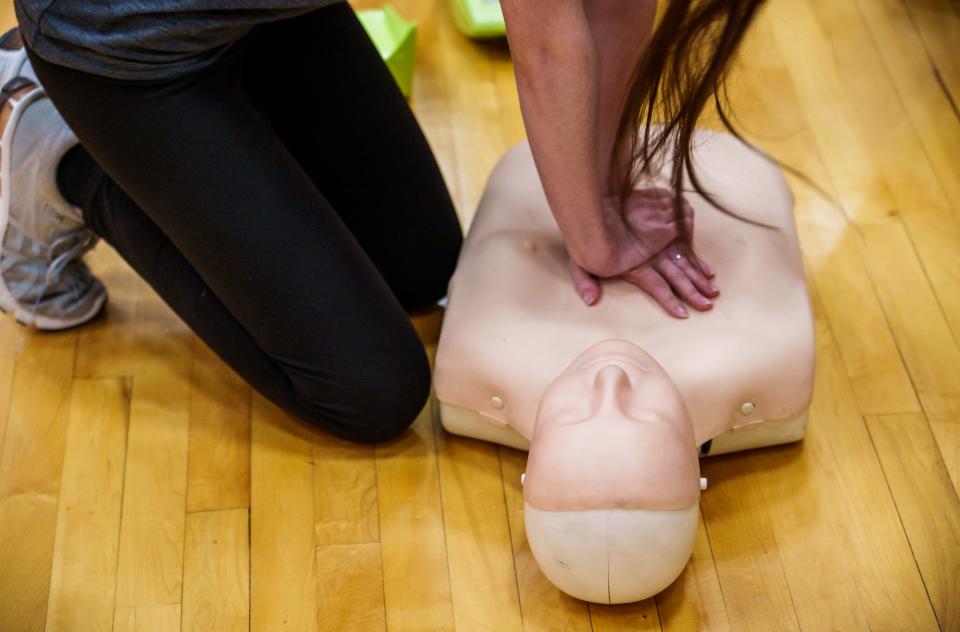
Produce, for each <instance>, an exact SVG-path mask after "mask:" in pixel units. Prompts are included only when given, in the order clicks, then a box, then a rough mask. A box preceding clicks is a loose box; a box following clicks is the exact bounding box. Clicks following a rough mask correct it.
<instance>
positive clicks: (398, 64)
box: [357, 4, 417, 97]
mask: <svg viewBox="0 0 960 632" xmlns="http://www.w3.org/2000/svg"><path fill="white" fill-rule="evenodd" d="M357 17H358V18H360V23H361V24H363V28H364V30H365V31H366V32H367V35H369V36H370V39H372V40H373V43H374V45H375V46H376V47H377V50H378V51H380V56H381V57H383V60H384V61H385V62H386V63H387V68H389V69H390V74H392V75H393V78H394V79H396V81H397V85H398V86H400V91H401V92H403V96H405V97H409V96H410V89H411V88H412V87H413V55H414V51H415V49H416V38H417V26H416V24H414V23H413V22H407V21H406V20H404V19H403V18H401V17H400V16H399V15H398V14H397V12H396V11H394V9H393V7H391V6H390V5H389V4H385V5H383V7H382V8H380V9H367V10H364V11H358V12H357Z"/></svg>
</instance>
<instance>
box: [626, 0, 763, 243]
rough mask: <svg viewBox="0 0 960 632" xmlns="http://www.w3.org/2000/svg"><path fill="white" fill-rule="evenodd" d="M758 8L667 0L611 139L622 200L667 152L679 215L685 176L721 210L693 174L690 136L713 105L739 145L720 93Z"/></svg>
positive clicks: (734, 1)
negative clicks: (710, 105) (707, 109)
mask: <svg viewBox="0 0 960 632" xmlns="http://www.w3.org/2000/svg"><path fill="white" fill-rule="evenodd" d="M763 4H764V0H666V6H665V8H664V10H663V14H662V16H661V17H660V19H659V21H658V23H657V26H656V27H655V28H654V31H653V34H652V35H651V38H650V42H649V45H648V47H647V50H646V51H645V53H644V54H643V56H642V57H641V58H640V60H639V62H638V63H637V66H636V68H635V69H634V72H633V77H632V80H631V83H630V87H629V89H628V91H627V95H626V98H625V101H624V106H623V111H622V114H621V117H620V122H619V124H618V127H617V134H616V138H615V140H614V145H613V153H612V155H611V164H612V165H613V168H612V169H611V170H610V174H611V176H610V177H611V178H613V179H614V181H613V182H611V183H610V185H611V188H612V190H614V191H619V193H620V196H621V199H622V200H626V199H627V195H628V194H629V193H630V191H631V190H632V189H633V188H634V186H636V184H637V182H638V181H639V180H640V178H642V177H643V176H650V175H654V174H656V173H658V172H659V170H660V167H661V164H662V163H661V161H662V159H663V157H664V156H665V155H667V154H668V153H669V154H670V155H671V156H672V162H673V164H672V169H671V174H670V184H671V188H672V189H673V192H674V197H675V205H676V212H677V215H678V217H680V213H681V209H682V207H681V202H680V199H681V194H682V187H683V174H684V172H685V171H686V173H687V174H688V176H689V178H690V183H691V184H692V185H693V187H694V189H695V190H696V191H697V193H699V194H701V195H702V196H703V197H704V198H705V199H706V200H707V201H709V202H710V203H711V204H713V205H714V206H716V207H717V208H719V209H720V210H723V211H725V212H726V209H724V208H723V207H722V206H721V205H720V204H719V203H718V202H717V201H716V200H715V199H714V197H713V196H712V195H711V194H710V193H709V192H708V191H706V190H705V189H704V187H703V186H702V185H701V183H700V179H699V178H698V177H697V174H696V173H695V172H694V169H693V160H692V154H693V148H692V142H693V136H694V132H695V129H696V123H697V120H698V119H699V118H700V115H701V113H702V112H703V109H704V107H705V106H706V105H707V103H708V102H709V101H710V100H711V99H712V100H713V101H714V102H715V103H716V109H717V113H718V115H719V118H720V120H721V122H722V123H723V125H724V126H725V127H726V128H727V129H728V130H730V132H731V133H732V134H733V135H734V136H736V137H737V138H739V139H740V140H741V141H743V140H744V139H743V138H742V136H741V135H740V134H738V133H737V132H736V130H734V129H733V126H732V125H731V123H730V119H729V117H728V115H727V114H726V113H725V111H724V108H723V102H722V101H723V100H722V99H721V95H723V94H724V90H723V86H724V80H725V78H726V75H727V72H728V69H729V65H730V61H731V60H732V58H733V57H734V55H735V54H736V51H737V48H738V47H739V45H740V42H741V41H742V40H743V36H744V34H745V33H746V31H747V29H748V28H749V26H750V24H751V23H752V22H753V19H754V18H755V17H756V15H757V12H758V10H759V9H760V7H761V6H762V5H763ZM655 124H656V125H655ZM744 142H746V141H744ZM747 144H748V145H749V143H747ZM625 159H626V160H629V162H628V163H627V164H623V160H625ZM748 221H749V220H748ZM751 223H752V222H751ZM678 225H679V226H681V227H682V226H684V223H683V222H678ZM681 230H682V229H681Z"/></svg>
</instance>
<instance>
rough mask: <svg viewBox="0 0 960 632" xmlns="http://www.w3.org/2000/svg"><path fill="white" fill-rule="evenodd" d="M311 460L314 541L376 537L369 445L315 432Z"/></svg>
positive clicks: (374, 474)
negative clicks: (312, 470)
mask: <svg viewBox="0 0 960 632" xmlns="http://www.w3.org/2000/svg"><path fill="white" fill-rule="evenodd" d="M313 462H314V481H313V498H314V501H313V508H314V509H313V511H314V522H315V525H316V526H315V532H316V543H317V544H320V545H327V544H359V543H361V542H377V541H379V539H380V516H379V514H378V512H377V469H376V465H375V464H374V461H373V448H372V447H371V446H368V445H359V444H356V443H351V442H349V441H344V440H342V439H338V438H336V437H331V436H326V435H318V436H317V437H315V438H314V442H313Z"/></svg>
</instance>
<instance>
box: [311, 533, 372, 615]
mask: <svg viewBox="0 0 960 632" xmlns="http://www.w3.org/2000/svg"><path fill="white" fill-rule="evenodd" d="M382 568H383V566H382V561H381V559H380V545H379V544H378V543H376V542H367V543H365V544H339V545H337V544H335V545H331V546H318V547H317V629H318V630H320V631H321V632H376V631H377V630H386V613H385V611H384V602H383V572H382Z"/></svg>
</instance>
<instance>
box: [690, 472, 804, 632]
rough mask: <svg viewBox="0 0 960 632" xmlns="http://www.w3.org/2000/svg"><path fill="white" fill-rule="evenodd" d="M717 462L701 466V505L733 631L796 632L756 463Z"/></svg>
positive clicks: (787, 589)
mask: <svg viewBox="0 0 960 632" xmlns="http://www.w3.org/2000/svg"><path fill="white" fill-rule="evenodd" d="M742 456H743V455H734V456H723V457H715V458H713V459H708V460H705V461H704V462H703V464H702V466H701V470H702V473H703V475H704V476H706V477H707V479H708V480H709V482H710V488H709V489H708V491H709V492H710V493H705V494H703V496H702V497H701V499H700V507H701V511H702V512H703V518H704V522H705V523H706V526H707V535H708V537H709V538H710V547H711V550H712V551H713V555H714V559H715V560H716V565H717V576H718V577H719V579H720V586H721V588H722V589H723V599H724V601H725V602H726V605H727V616H728V618H729V621H730V627H731V628H732V629H734V630H799V629H800V628H799V624H798V621H797V613H796V611H795V609H794V605H793V597H792V596H791V594H790V587H789V585H788V584H787V579H786V576H785V574H784V569H783V564H782V562H781V561H780V556H779V554H778V543H777V540H776V536H775V534H774V532H773V527H772V525H771V524H770V517H769V515H768V513H767V507H766V504H765V502H764V497H763V493H762V489H761V488H760V487H759V486H758V485H757V484H756V483H755V482H754V480H753V479H754V476H753V475H754V473H755V472H756V469H757V466H756V463H755V462H751V461H748V460H745V459H743V458H738V457H742Z"/></svg>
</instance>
